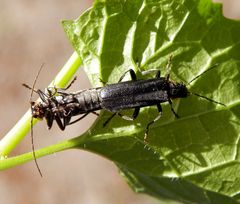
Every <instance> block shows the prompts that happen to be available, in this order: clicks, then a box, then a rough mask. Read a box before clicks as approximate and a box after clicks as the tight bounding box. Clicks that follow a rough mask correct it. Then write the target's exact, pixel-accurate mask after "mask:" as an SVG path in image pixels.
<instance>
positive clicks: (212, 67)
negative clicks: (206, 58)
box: [188, 64, 219, 84]
mask: <svg viewBox="0 0 240 204" xmlns="http://www.w3.org/2000/svg"><path fill="white" fill-rule="evenodd" d="M218 65H219V64H215V65H213V66H211V67H210V68H209V69H207V70H205V71H204V72H203V73H201V74H199V75H197V76H196V77H194V78H193V79H192V80H191V81H189V82H188V84H191V83H192V82H193V81H195V80H196V79H197V78H199V77H200V76H202V75H203V74H206V73H207V72H208V71H210V70H212V69H214V68H216V67H217V66H218Z"/></svg>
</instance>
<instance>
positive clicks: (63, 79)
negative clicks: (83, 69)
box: [0, 52, 82, 159]
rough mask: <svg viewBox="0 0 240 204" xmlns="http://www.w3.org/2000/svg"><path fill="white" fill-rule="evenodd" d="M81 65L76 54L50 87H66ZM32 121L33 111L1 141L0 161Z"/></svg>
mask: <svg viewBox="0 0 240 204" xmlns="http://www.w3.org/2000/svg"><path fill="white" fill-rule="evenodd" d="M81 64H82V61H81V59H80V58H79V56H78V54H77V53H76V52H74V53H73V54H72V56H71V57H70V58H69V60H68V61H67V62H66V64H65V65H64V66H63V68H62V69H61V71H60V72H59V73H58V74H57V76H56V77H55V79H54V80H53V81H52V82H51V84H50V85H49V86H51V87H53V85H55V86H56V87H60V88H63V87H65V86H66V85H67V83H68V82H69V81H70V80H71V79H72V77H73V75H74V74H75V73H76V71H77V70H78V68H79V66H80V65H81ZM30 119H31V111H30V110H28V111H27V112H26V113H25V114H24V115H23V117H22V118H21V119H20V120H19V121H18V122H17V123H16V125H15V126H14V127H13V128H12V129H11V130H10V131H9V132H8V133H7V134H6V135H5V136H4V137H3V138H2V140H1V141H0V159H4V158H6V157H7V155H8V154H9V153H10V152H11V151H12V150H13V149H14V148H15V147H16V146H17V144H19V143H20V142H21V140H22V139H23V138H24V137H25V135H26V134H27V133H28V132H29V130H30ZM33 122H34V123H33V124H35V123H36V122H37V120H34V121H33Z"/></svg>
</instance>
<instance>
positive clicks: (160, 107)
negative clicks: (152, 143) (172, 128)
mask: <svg viewBox="0 0 240 204" xmlns="http://www.w3.org/2000/svg"><path fill="white" fill-rule="evenodd" d="M157 108H158V116H157V117H156V118H155V119H154V120H152V121H151V122H149V123H148V124H147V127H146V130H145V135H144V142H145V143H147V138H148V131H149V127H150V125H152V124H153V123H155V122H156V121H158V120H159V119H160V118H161V117H162V106H161V104H157Z"/></svg>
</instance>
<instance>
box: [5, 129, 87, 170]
mask: <svg viewBox="0 0 240 204" xmlns="http://www.w3.org/2000/svg"><path fill="white" fill-rule="evenodd" d="M85 137H86V134H83V135H82V136H81V137H77V138H73V139H71V140H65V141H61V142H60V143H58V144H54V145H51V146H48V147H44V148H41V149H39V150H36V151H35V155H36V158H40V157H43V156H46V155H50V154H53V153H56V152H60V151H63V150H67V149H71V148H74V147H76V146H78V147H79V146H83V147H84V144H85V142H86V141H85V142H83V141H84V140H85ZM31 160H33V154H32V152H29V153H26V154H22V155H19V156H16V157H11V158H7V159H4V160H0V170H4V169H8V168H11V167H14V166H17V165H20V164H24V163H26V162H28V161H31Z"/></svg>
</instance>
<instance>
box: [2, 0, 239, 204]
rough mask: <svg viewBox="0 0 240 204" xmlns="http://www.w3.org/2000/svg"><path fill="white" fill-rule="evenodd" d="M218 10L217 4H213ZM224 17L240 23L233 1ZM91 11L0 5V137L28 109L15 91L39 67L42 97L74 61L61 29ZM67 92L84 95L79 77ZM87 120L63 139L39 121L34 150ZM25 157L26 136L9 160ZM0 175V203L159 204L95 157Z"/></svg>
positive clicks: (51, 161) (25, 95)
mask: <svg viewBox="0 0 240 204" xmlns="http://www.w3.org/2000/svg"><path fill="white" fill-rule="evenodd" d="M215 2H221V1H219V0H218V1H215ZM223 3H224V6H223V12H224V15H225V16H227V17H230V18H238V19H239V18H240V1H239V0H227V1H224V2H223ZM91 5H92V1H90V0H68V1H67V3H66V1H65V0H51V1H36V0H18V1H14V2H13V1H6V0H0V46H1V49H0V71H1V73H2V74H1V77H0V86H1V94H2V97H1V102H0V113H1V114H0V121H1V127H0V133H1V136H0V137H3V136H4V135H5V134H6V133H7V132H8V131H9V130H10V129H11V128H12V127H13V125H14V124H15V123H16V122H17V121H18V120H19V119H20V117H21V116H22V115H23V114H24V113H25V112H26V110H27V109H28V108H29V95H30V91H29V90H27V89H26V88H24V87H22V86H21V83H23V82H25V83H28V84H30V85H31V84H32V83H33V80H34V78H35V76H36V74H37V71H38V70H39V68H40V66H41V64H42V63H45V66H44V69H43V71H42V73H41V75H40V77H39V79H38V82H37V86H36V87H37V88H40V89H44V88H45V87H47V85H48V84H49V82H50V81H51V80H52V79H53V78H54V76H55V75H56V74H57V73H58V71H59V69H60V68H61V67H62V66H63V65H64V63H65V62H66V61H67V60H68V58H69V57H70V56H71V54H72V53H73V48H72V47H71V45H70V43H69V42H68V39H67V37H66V35H65V33H64V31H63V29H62V26H61V24H60V21H61V20H63V19H75V18H77V17H78V16H79V15H80V14H81V13H82V12H84V11H85V10H86V9H87V8H89V7H90V6H91ZM77 76H78V80H77V82H76V83H75V84H74V87H72V88H73V90H78V89H85V88H89V87H90V84H89V82H88V80H87V78H86V75H85V74H84V72H83V70H82V69H80V70H79V72H78V73H77ZM94 118H95V117H94V116H89V117H87V118H86V119H84V120H82V121H81V122H80V123H76V124H74V125H71V126H69V127H68V128H67V129H66V130H65V131H61V130H59V128H58V127H57V126H56V125H54V127H53V128H52V129H51V130H50V131H48V130H47V126H46V123H45V121H44V122H39V123H38V124H37V125H36V126H35V127H34V138H35V141H34V143H35V148H36V149H37V148H41V147H45V146H48V145H51V144H54V143H56V142H57V141H60V140H64V139H68V138H70V137H71V136H77V135H79V133H80V132H84V131H85V130H87V129H88V127H90V125H91V124H92V123H93V121H94ZM29 151H31V139H30V135H28V136H27V137H26V138H25V139H24V140H23V142H22V143H21V144H20V145H19V146H18V147H17V148H16V149H15V150H14V152H13V153H12V155H17V154H21V153H25V152H29ZM38 163H39V165H40V168H41V170H42V173H43V176H44V177H43V178H42V179H41V177H40V176H39V174H38V172H37V169H36V166H35V164H34V162H29V163H27V164H24V165H21V166H18V167H16V168H13V169H9V170H6V171H3V172H1V173H0V200H1V202H2V203H5V204H13V203H19V204H21V203H24V204H28V203H34V204H38V203H46V204H48V203H51V204H52V203H87V204H112V203H115V204H123V203H139V204H147V203H151V204H154V203H160V201H158V200H156V199H154V198H151V197H150V196H146V195H137V194H135V193H134V192H132V190H131V189H130V188H129V187H128V186H127V184H126V182H125V181H124V180H123V178H122V177H121V176H120V175H119V174H118V170H117V168H116V167H115V165H114V164H113V163H112V162H110V161H108V160H106V159H105V158H102V157H100V156H98V155H95V154H92V153H90V152H85V151H80V150H69V151H64V152H60V153H57V154H55V155H50V156H47V157H44V158H41V159H38Z"/></svg>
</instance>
